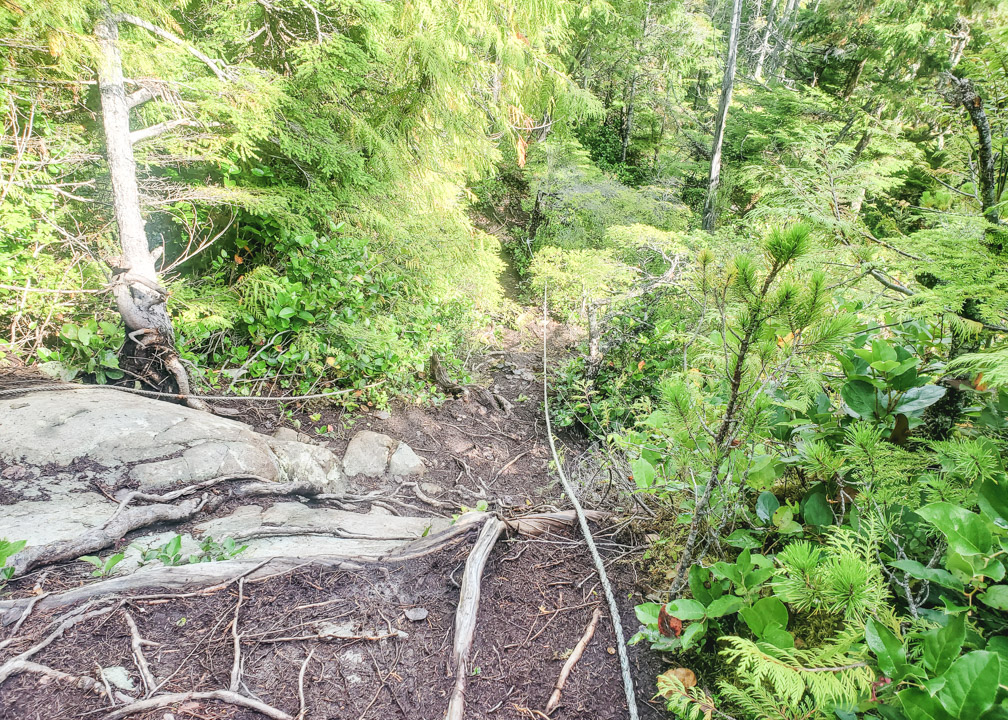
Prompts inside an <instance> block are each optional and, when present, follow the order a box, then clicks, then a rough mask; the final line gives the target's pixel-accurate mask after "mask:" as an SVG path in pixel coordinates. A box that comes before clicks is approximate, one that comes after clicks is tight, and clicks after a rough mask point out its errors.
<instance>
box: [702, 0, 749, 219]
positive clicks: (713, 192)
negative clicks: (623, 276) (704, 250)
mask: <svg viewBox="0 0 1008 720" xmlns="http://www.w3.org/2000/svg"><path fill="white" fill-rule="evenodd" d="M741 19H742V0H735V4H734V6H733V8H732V21H731V30H730V31H729V33H728V57H727V58H726V59H725V70H724V78H723V79H722V80H721V100H720V101H719V102H718V116H717V123H716V125H715V126H714V146H713V149H712V150H711V164H710V180H709V182H708V184H707V202H706V203H705V205H704V214H703V228H704V230H706V231H707V232H709V233H713V232H714V219H715V208H716V204H717V203H716V200H717V192H718V187H719V186H720V184H721V145H722V144H723V143H724V132H725V124H726V123H727V121H728V106H729V105H731V99H732V90H733V89H734V87H735V66H736V64H737V61H738V36H739V23H740V22H741Z"/></svg>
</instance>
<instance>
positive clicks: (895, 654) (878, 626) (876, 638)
mask: <svg viewBox="0 0 1008 720" xmlns="http://www.w3.org/2000/svg"><path fill="white" fill-rule="evenodd" d="M865 642H867V643H868V647H869V648H871V651H872V652H873V653H875V657H876V658H878V664H879V669H880V670H881V671H882V672H883V673H884V674H885V675H886V677H889V678H893V679H895V678H896V676H897V674H899V673H900V672H901V671H902V668H903V667H904V666H905V665H906V649H905V648H904V647H903V643H902V642H900V640H899V638H897V637H896V636H895V635H894V634H893V632H892V630H890V629H889V628H887V627H886V626H885V625H883V624H882V623H879V622H876V621H875V618H869V619H868V623H867V624H866V625H865Z"/></svg>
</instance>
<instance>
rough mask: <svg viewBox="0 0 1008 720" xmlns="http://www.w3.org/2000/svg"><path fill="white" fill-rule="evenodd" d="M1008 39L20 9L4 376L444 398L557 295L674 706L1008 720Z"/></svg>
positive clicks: (903, 26)
mask: <svg viewBox="0 0 1008 720" xmlns="http://www.w3.org/2000/svg"><path fill="white" fill-rule="evenodd" d="M1006 48H1008V6H1006V5H1005V3H1004V2H997V1H993V0H981V1H978V2H952V1H946V0H922V1H921V2H908V1H906V0H880V1H879V2H872V1H870V0H865V1H861V0H710V1H709V2H695V1H694V0H644V1H641V0H626V1H623V0H611V1H609V2H606V1H604V0H595V1H593V2H588V3H584V4H576V3H571V2H566V1H565V0H514V1H508V0H475V1H473V2H453V1H448V0H445V1H443V2H441V1H439V0H391V1H390V2H382V1H379V0H345V1H344V0H322V1H321V2H313V1H312V0H257V1H255V2H253V1H248V0H206V1H193V2H188V1H184V2H173V3H167V2H159V1H158V0H136V1H133V0H124V1H122V2H104V1H98V0H86V1H78V0H42V1H40V2H32V1H28V2H26V1H25V0H0V112H2V113H3V117H4V131H3V136H2V140H0V144H2V157H0V329H2V344H0V366H3V365H6V366H7V367H17V368H23V367H25V366H30V367H36V368H38V369H39V370H40V371H42V372H44V373H46V374H47V375H48V376H51V377H53V378H57V379H60V380H64V381H71V380H77V381H83V382H87V383H99V384H104V383H117V384H123V385H127V386H129V387H137V388H143V389H148V390H156V391H158V390H159V391H166V392H170V393H180V394H182V395H184V396H185V397H186V398H187V399H188V401H189V403H190V404H192V405H196V406H200V405H201V404H202V403H203V401H202V400H200V399H199V395H214V394H220V395H232V396H255V395H274V396H280V395H284V396H290V395H297V396H304V395H309V394H318V393H325V392H347V394H345V395H340V396H339V397H338V398H335V397H334V399H333V400H332V402H337V403H340V404H341V405H342V406H343V407H345V408H346V409H348V410H351V411H352V410H356V409H359V408H361V407H372V408H382V409H383V408H386V407H388V406H390V405H396V406H398V405H401V404H406V405H409V404H421V405H422V404H430V403H439V402H442V401H444V399H445V396H446V394H451V387H449V386H447V385H446V384H445V383H444V382H439V377H440V375H443V374H445V373H447V374H450V375H451V376H452V377H454V378H457V379H459V381H460V382H462V383H469V382H470V381H472V380H473V379H474V378H475V377H476V376H477V373H476V372H475V371H474V366H473V363H471V362H470V359H471V358H472V357H473V356H480V355H481V354H482V353H486V352H492V351H493V349H494V348H495V347H497V345H496V344H495V343H496V342H497V341H498V340H499V338H500V336H501V335H502V334H504V333H506V332H507V331H508V330H509V329H513V328H515V327H518V326H519V325H520V323H521V320H520V316H521V314H522V312H523V307H528V306H531V307H538V306H542V305H543V304H545V305H546V307H547V308H548V311H549V312H550V313H551V314H552V315H553V317H554V318H556V319H558V320H561V321H564V322H566V323H569V324H570V325H573V326H578V327H580V328H583V331H584V336H585V339H584V342H583V344H582V346H581V347H580V348H579V349H578V351H577V352H576V353H573V354H572V355H571V356H570V357H569V358H567V359H566V360H565V361H564V363H563V364H562V365H559V366H547V367H545V368H543V371H544V372H545V373H546V375H547V381H548V383H549V386H550V389H551V393H552V394H551V397H550V401H549V411H550V414H551V419H552V421H553V423H554V424H555V425H556V426H559V427H560V428H562V429H563V432H566V433H569V434H570V435H571V436H572V437H577V438H579V439H580V441H582V442H583V443H585V444H587V445H590V447H591V449H592V452H593V453H594V454H595V455H596V456H597V458H598V460H599V462H601V463H604V464H606V466H607V468H608V470H609V474H610V477H612V478H615V479H614V480H613V481H612V482H613V487H615V488H616V490H615V492H614V493H613V495H612V496H607V497H608V499H606V500H604V502H605V503H608V504H609V505H604V506H602V507H599V508H598V509H601V510H607V511H612V510H613V509H614V508H618V509H619V512H621V513H623V514H625V515H626V516H627V517H628V521H629V523H630V524H631V525H632V526H633V528H634V530H635V531H636V532H638V533H639V534H640V535H642V536H644V537H646V538H647V542H648V547H647V551H646V553H645V554H644V557H643V559H641V561H640V563H639V568H638V569H639V572H640V582H641V583H642V585H643V590H644V592H645V593H646V594H647V596H648V599H649V602H645V603H643V604H640V605H638V607H637V618H638V620H639V622H640V631H639V632H638V634H637V635H636V636H635V637H634V638H633V640H632V641H631V642H633V643H637V644H641V643H643V644H645V645H647V646H649V647H650V648H651V649H652V650H653V651H654V652H655V653H656V654H658V655H659V656H660V657H661V658H662V662H663V663H666V664H667V665H668V669H667V670H665V671H663V672H662V673H661V674H659V675H658V676H657V678H656V683H655V685H654V686H653V687H648V688H640V689H639V692H640V693H641V694H642V695H652V694H655V693H657V694H658V695H660V696H661V698H662V702H663V703H665V704H666V705H667V707H668V711H669V712H670V714H671V715H672V716H675V717H684V718H713V717H719V718H729V719H731V718H740V719H741V718H781V719H786V720H799V719H811V718H833V717H836V718H841V719H842V720H846V719H847V718H854V717H863V718H884V719H886V720H889V719H900V718H933V719H935V720H946V719H947V718H963V719H966V718H968V719H969V720H980V719H982V720H995V719H997V718H1004V717H1008V641H1006V634H1008V584H1006V583H1005V574H1006V554H1008V475H1006V472H1005V461H1004V456H1005V449H1006V443H1008V345H1006V344H1005V343H1006V338H1008V272H1006V270H1008V267H1006V253H1008V229H1006V226H1005V223H1004V222H1003V221H1002V219H1001V218H1002V216H1004V215H1005V214H1006V212H1005V210H1004V200H1005V199H1006V198H1008V195H1006V194H1005V185H1006V182H1008V154H1006V142H1008V49H1006ZM507 273H517V276H518V278H519V280H518V282H517V283H516V284H515V286H514V287H512V286H511V284H510V283H504V282H502V280H501V277H502V274H503V275H505V276H506V274H507ZM505 285H508V290H507V291H505V289H504V286H505ZM526 320H527V318H526ZM438 368H440V370H438ZM456 387H461V386H456ZM526 400H527V398H526ZM317 432H318V434H320V435H324V434H325V433H326V432H327V430H326V428H325V427H324V426H322V427H319V428H317ZM2 534H3V533H2V529H0V536H2ZM17 540H18V538H7V541H4V542H0V567H2V565H3V562H4V561H6V559H7V556H9V555H13V554H14V553H15V552H16V551H17V550H19V549H20V548H19V547H18V545H17V542H16V541H17ZM8 541H9V542H8ZM8 569H11V568H8Z"/></svg>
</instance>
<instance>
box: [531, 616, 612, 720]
mask: <svg viewBox="0 0 1008 720" xmlns="http://www.w3.org/2000/svg"><path fill="white" fill-rule="evenodd" d="M601 617H602V608H600V607H597V608H595V612H593V613H592V619H591V622H590V623H588V627H587V629H586V630H585V632H584V635H582V636H581V639H580V640H579V641H578V644H577V645H576V646H575V647H574V652H572V653H571V654H570V657H569V658H567V662H565V663H564V666H563V668H561V670H560V677H559V678H557V681H556V685H555V686H554V689H553V694H552V695H550V699H549V702H548V703H546V710H545V713H546V714H547V715H549V714H550V713H551V712H553V711H554V710H555V709H556V706H557V705H559V704H560V693H561V692H563V688H564V685H566V684H567V678H568V677H570V674H571V670H573V669H574V666H575V665H576V664H577V661H578V660H580V659H581V655H583V654H584V651H585V648H586V647H587V646H588V643H589V642H590V641H591V639H592V635H594V634H595V628H597V627H598V623H599V618H601Z"/></svg>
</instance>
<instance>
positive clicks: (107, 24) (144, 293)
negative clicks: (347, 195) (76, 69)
mask: <svg viewBox="0 0 1008 720" xmlns="http://www.w3.org/2000/svg"><path fill="white" fill-rule="evenodd" d="M95 35H96V37H97V39H98V48H99V51H100V56H99V65H98V88H99V92H100V96H101V108H102V121H103V124H104V128H105V157H106V160H107V162H108V166H109V177H110V180H111V184H112V210H113V212H114V214H115V219H116V225H117V226H118V227H119V245H120V247H121V249H122V255H121V256H120V257H119V258H117V259H115V260H114V261H113V263H112V264H113V265H114V267H113V269H112V272H113V278H112V292H113V294H114V295H115V299H116V305H117V307H118V309H119V314H120V315H122V319H123V323H124V324H125V326H126V334H127V335H128V336H129V338H130V339H131V340H133V341H134V342H135V343H137V344H138V345H140V346H142V347H145V348H149V349H151V350H152V351H153V352H154V354H156V355H158V357H159V358H160V360H161V362H162V363H163V365H164V367H165V369H167V370H168V371H169V372H170V373H171V374H172V375H173V376H174V377H175V380H176V382H177V383H178V387H179V392H180V393H182V394H186V395H187V394H188V393H189V378H188V375H187V374H186V371H185V368H183V366H182V364H181V362H180V361H179V359H178V353H177V352H176V350H175V332H174V329H173V328H172V322H171V317H170V316H169V315H168V309H167V308H166V307H165V300H166V298H167V292H166V291H165V290H164V288H162V287H161V285H160V284H159V283H158V277H157V270H156V269H155V267H154V256H153V255H151V252H150V246H149V245H148V242H147V232H146V229H145V223H144V219H143V215H141V213H140V192H139V189H138V187H137V176H136V161H135V160H134V159H133V143H132V140H131V138H130V117H129V113H130V104H129V100H128V99H127V94H126V88H125V85H124V83H123V72H122V57H121V56H120V53H119V26H118V22H117V21H116V20H115V19H114V18H113V17H112V16H111V15H106V17H105V18H104V19H102V20H101V21H100V22H99V23H98V24H97V26H96V27H95ZM190 404H192V403H190ZM196 404H197V405H202V403H199V402H198V401H196Z"/></svg>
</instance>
